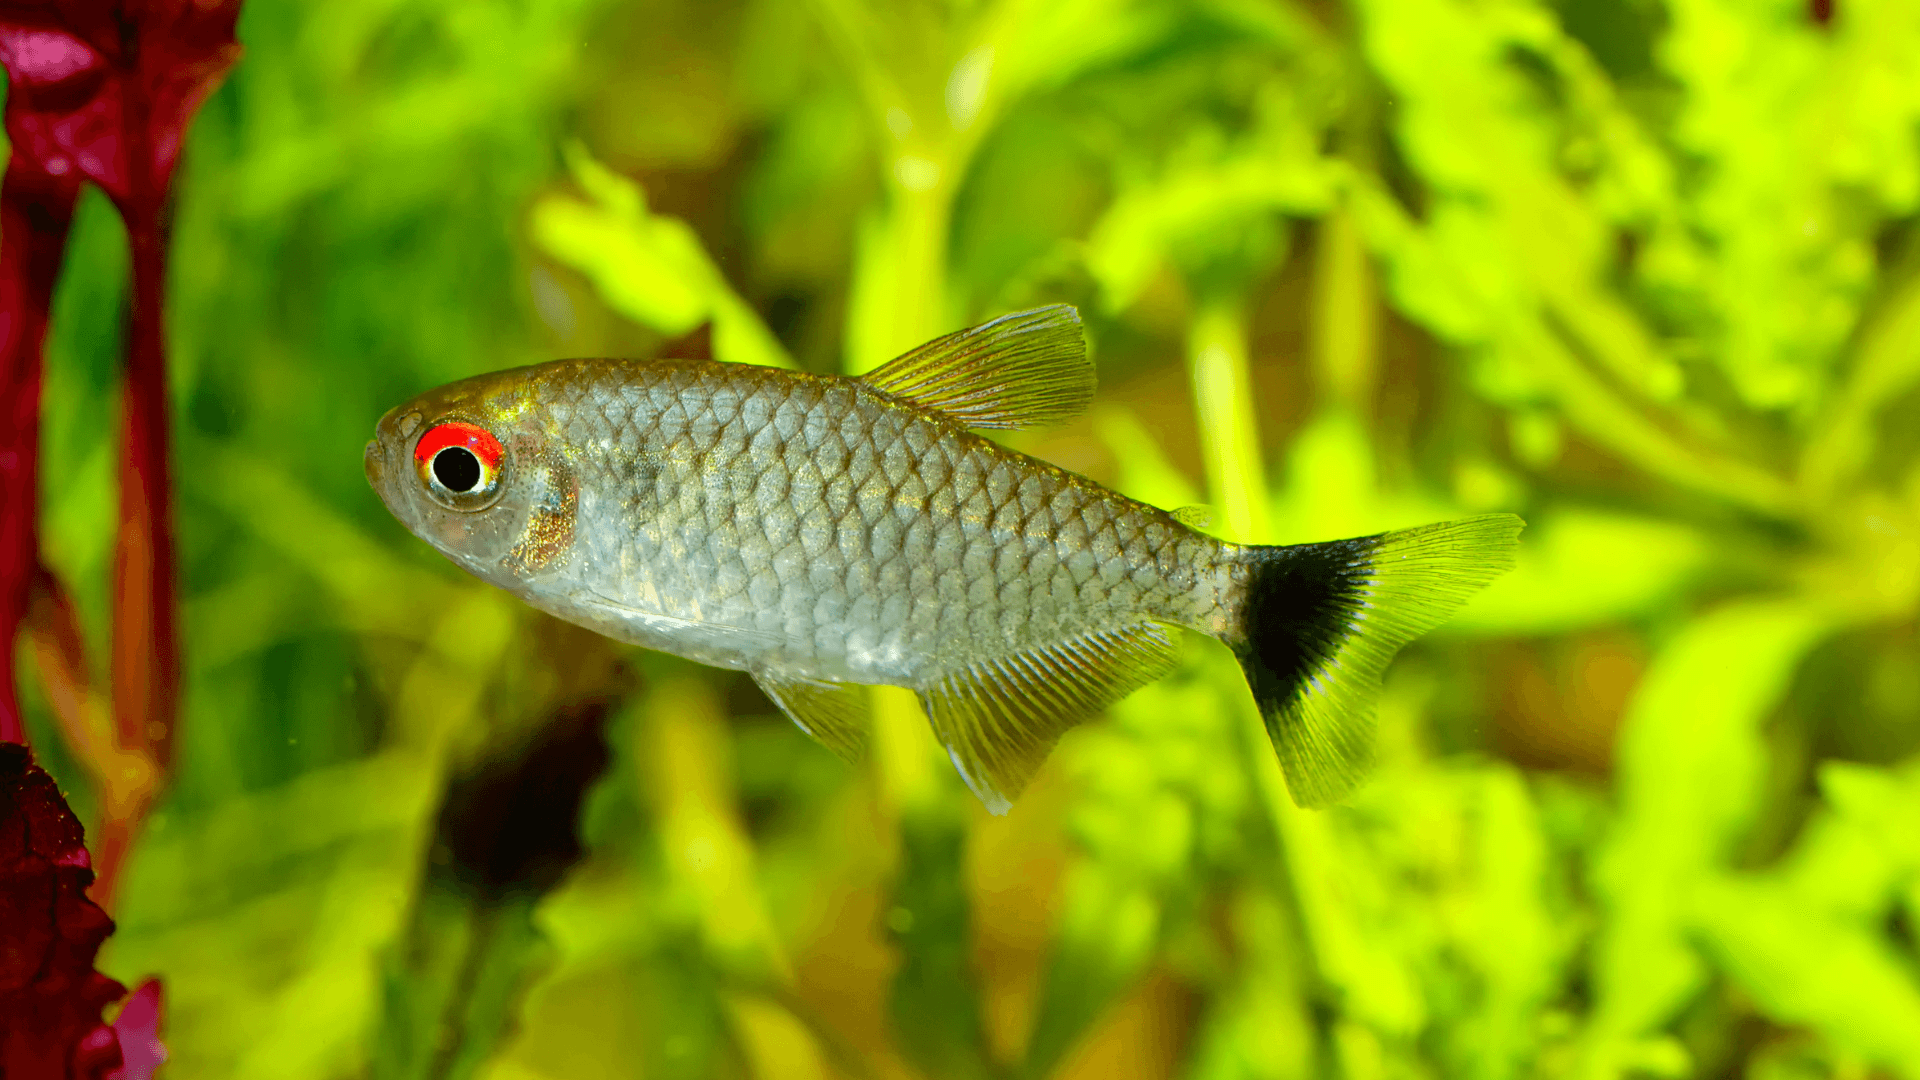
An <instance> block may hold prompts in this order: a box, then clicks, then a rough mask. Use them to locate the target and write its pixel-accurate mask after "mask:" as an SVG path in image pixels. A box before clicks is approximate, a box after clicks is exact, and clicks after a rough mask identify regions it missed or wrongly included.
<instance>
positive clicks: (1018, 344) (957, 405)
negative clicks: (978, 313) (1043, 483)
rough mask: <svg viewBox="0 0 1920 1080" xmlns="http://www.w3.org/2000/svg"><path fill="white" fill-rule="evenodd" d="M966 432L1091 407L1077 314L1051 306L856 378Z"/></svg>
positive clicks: (932, 344) (935, 343) (1026, 423)
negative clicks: (957, 424)
mask: <svg viewBox="0 0 1920 1080" xmlns="http://www.w3.org/2000/svg"><path fill="white" fill-rule="evenodd" d="M862 378H864V379H865V380H866V382H867V383H868V384H869V385H871V386H873V387H875V388H876V389H879V390H884V391H886V392H887V393H889V394H892V395H893V396H895V397H899V398H905V399H906V400H908V401H911V402H913V403H915V404H917V405H923V406H925V407H927V408H929V409H934V410H936V411H938V412H942V413H945V414H947V415H948V416H951V417H953V418H954V419H955V420H958V421H959V422H961V423H962V424H965V425H966V426H968V427H972V428H1023V427H1040V426H1042V425H1046V424H1057V423H1060V422H1062V421H1064V420H1069V419H1072V418H1073V417H1075V416H1078V415H1080V414H1081V413H1083V412H1085V411H1086V410H1087V406H1088V404H1090V403H1091V402H1092V401H1093V365H1092V364H1090V363H1088V362H1087V342H1086V338H1085V336H1084V334H1083V333H1082V332H1081V328H1080V313H1079V312H1077V311H1075V310H1074V309H1073V307H1072V306H1071V305H1069V304H1053V305H1051V306H1049V307H1041V308H1033V309H1032V310H1030V311H1016V312H1014V313H1013V314H1011V315H1002V316H1000V317H999V318H997V319H995V320H993V321H992V322H989V323H982V324H980V325H979V326H975V327H971V328H969V329H966V330H960V331H956V332H954V333H951V334H948V335H947V336H946V337H942V338H935V339H933V340H932V341H929V342H927V343H926V344H925V345H922V346H920V347H919V348H917V349H915V350H913V351H912V352H910V353H907V354H906V355H904V356H901V357H899V358H898V359H895V360H890V361H888V362H887V363H885V364H883V365H881V366H880V367H878V368H875V369H874V370H872V371H870V372H868V373H867V374H866V375H864V376H862Z"/></svg>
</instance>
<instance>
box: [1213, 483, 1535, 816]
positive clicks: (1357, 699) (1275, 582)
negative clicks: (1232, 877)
mask: <svg viewBox="0 0 1920 1080" xmlns="http://www.w3.org/2000/svg"><path fill="white" fill-rule="evenodd" d="M1524 526H1525V522H1522V521H1521V520H1520V519H1519V518H1518V517H1515V516H1514V515H1512V514H1488V515H1486V516H1484V517H1475V518H1467V519H1465V520H1463V521H1447V522H1441V523H1439V524H1437V525H1423V526H1421V527H1419V528H1417V529H1406V530H1403V531H1400V532H1390V533H1382V534H1380V535H1378V536H1364V537H1359V538H1356V539H1353V540H1334V541H1331V542H1329V543H1324V544H1298V545H1295V546H1292V547H1252V548H1243V549H1241V551H1242V557H1243V558H1245V559H1246V560H1247V575H1246V579H1245V580H1246V583H1247V592H1246V600H1245V604H1244V606H1243V607H1242V609H1241V612H1240V620H1239V627H1238V634H1237V635H1234V634H1229V635H1228V638H1227V644H1229V645H1231V646H1232V647H1233V650H1234V653H1235V655H1237V656H1238V657H1239V658H1240V666H1241V667H1242V668H1243V669H1244V670H1245V671H1246V674H1247V682H1248V683H1249V684H1251V685H1252V687H1253V696H1254V700H1255V701H1257V702H1259V704H1260V715H1261V716H1262V717H1263V718H1264V719H1265V720H1266V724H1267V736H1268V738H1270V739H1272V741H1273V748H1274V751H1275V752H1276V753H1278V754H1279V755H1280V766H1281V769H1282V770H1283V771H1284V772H1285V773H1286V777H1287V788H1288V790H1289V791H1291V792H1292V793H1293V801H1294V802H1296V803H1298V804H1300V805H1301V806H1326V805H1328V804H1330V803H1334V802H1337V801H1339V800H1340V799H1342V798H1344V797H1345V796H1346V795H1347V793H1348V792H1350V791H1352V790H1353V789H1354V788H1355V787H1356V786H1358V784H1359V783H1360V780H1361V779H1362V777H1363V776H1364V775H1365V774H1366V771H1367V767H1368V766H1369V765H1370V764H1372V761H1373V733H1374V731H1373V729H1374V717H1373V712H1374V698H1375V697H1376V696H1377V695H1378V693H1379V690H1380V676H1381V673H1382V672H1384V671H1385V670H1386V667H1387V662H1388V661H1390V660H1392V659H1393V654H1394V653H1396V652H1398V651H1399V649H1400V647H1401V646H1402V645H1405V644H1406V643H1407V642H1409V641H1412V640H1413V639H1414V638H1416V637H1419V636H1420V635H1421V634H1423V633H1425V632H1427V631H1428V630H1431V629H1433V628H1434V627H1436V626H1438V625H1440V624H1441V623H1443V622H1445V621H1446V620H1447V619H1448V618H1449V617H1451V616H1452V615H1453V613H1454V612H1455V611H1458V610H1459V609H1460V606H1461V605H1462V604H1464V603H1466V601H1467V598H1468V597H1469V596H1472V595H1473V594H1474V592H1476V591H1477V590H1479V588H1480V587H1481V586H1483V585H1485V584H1486V583H1487V582H1489V581H1492V580H1493V579H1494V578H1496V577H1498V576H1500V575H1501V574H1502V573H1504V572H1506V571H1507V570H1509V569H1511V568H1512V567H1513V560H1514V551H1515V549H1516V548H1517V547H1518V546H1519V536H1520V530H1521V529H1522V528H1523V527H1524Z"/></svg>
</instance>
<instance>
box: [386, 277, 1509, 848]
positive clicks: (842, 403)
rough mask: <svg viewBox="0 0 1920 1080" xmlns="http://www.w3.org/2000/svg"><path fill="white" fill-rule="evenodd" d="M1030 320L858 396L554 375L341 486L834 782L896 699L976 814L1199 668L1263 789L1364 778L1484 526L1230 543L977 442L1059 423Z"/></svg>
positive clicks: (1467, 577)
mask: <svg viewBox="0 0 1920 1080" xmlns="http://www.w3.org/2000/svg"><path fill="white" fill-rule="evenodd" d="M1094 385H1095V382H1094V370H1093V366H1092V364H1091V362H1090V361H1089V359H1088V355H1087V349H1086V340H1085V334H1084V331H1083V328H1082V326H1081V322H1080V318H1079V315H1078V313H1077V312H1076V311H1075V310H1074V309H1073V308H1072V307H1071V306H1068V305H1063V304H1057V305H1052V306H1048V307H1041V308H1035V309H1032V310H1029V311H1020V312H1014V313H1012V314H1008V315H1004V316H1002V317H1000V318H997V319H994V320H992V321H990V322H987V323H984V324H982V325H979V326H975V327H972V328H969V329H966V330H961V331H958V332H956V333H952V334H949V335H946V336H944V337H941V338H938V339H936V340H934V341H931V342H929V343H927V344H925V345H922V346H920V347H919V348H916V349H914V350H912V351H911V352H908V353H906V354H905V355H903V356H900V357H899V358H897V359H895V360H893V361H891V362H889V363H887V364H885V365H883V366H882V367H880V368H878V369H876V370H874V371H872V372H870V373H868V374H866V375H863V376H859V377H849V376H842V375H832V374H819V373H812V372H806V371H794V370H784V369H777V368H770V367H759V366H749V365H743V364H729V363H722V362H717V361H713V360H690V359H655V360H648V361H632V360H614V359H569V360H555V361H551V362H548V363H542V364H536V365H533V366H530V367H522V368H517V369H513V370H509V371H500V372H495V373H492V374H486V375H480V376H476V377H473V378H469V379H464V380H461V381H459V382H455V383H451V384H449V385H446V386H443V387H440V388H438V389H435V390H431V391H429V392H427V393H424V394H421V395H420V396H418V397H416V398H414V399H412V400H411V401H408V402H406V403H404V404H402V405H399V406H397V407H396V408H394V409H392V410H391V411H389V412H388V413H387V414H386V415H385V416H383V417H382V418H381V419H380V421H379V422H378V424H377V425H376V427H375V437H374V439H373V440H372V441H371V442H369V443H368V444H367V447H366V455H365V465H366V473H367V478H368V481H369V482H370V483H371V484H372V485H373V488H374V490H375V491H376V492H377V493H378V494H379V497H380V499H381V500H382V501H383V502H384V503H385V504H386V506H387V508H388V509H389V510H390V511H392V513H393V515H394V516H395V517H396V518H397V519H399V521H400V522H401V524H403V525H404V526H405V527H406V528H407V529H408V530H410V531H411V532H412V533H413V534H414V535H415V536H418V537H419V538H420V539H422V540H424V541H426V542H427V543H428V544H430V545H432V546H433V547H434V548H435V549H437V550H438V551H439V552H440V553H441V554H443V555H445V556H446V557H447V558H448V559H449V560H451V561H452V562H453V563H454V564H455V565H457V566H459V567H460V568H461V569H463V570H466V571H467V572H468V573H470V574H472V575H473V576H475V577H477V578H479V579H481V580H482V581H486V582H488V583H490V584H493V585H496V586H498V587H500V588H502V589H505V590H506V591H507V592H510V593H512V594H514V595H515V596H517V597H519V598H520V599H522V600H524V601H525V602H526V603H528V604H530V605H532V606H533V607H535V608H538V609H540V610H541V611H544V612H547V613H549V614H551V615H554V616H557V617H558V618H561V619H564V620H567V621H568V622H572V623H576V624H579V625H581V626H585V627H588V628H589V629H592V630H595V631H597V632H599V633H601V634H604V635H606V636H608V637H611V638H614V639H617V640H619V641H623V642H628V643H631V644H634V645H639V646H644V647H647V648H651V649H658V650H661V651H664V652H668V653H673V654H676V655H679V656H682V657H686V658H688V659H691V660H694V661H698V662H700V663H703V664H710V665H713V666H716V667H722V668H731V669H736V670H741V671H745V672H746V673H748V674H749V675H750V676H751V677H752V678H753V680H754V681H755V682H756V683H757V684H759V687H760V689H761V690H763V691H764V692H765V693H766V696H767V697H768V698H769V699H770V700H771V701H772V702H773V703H774V704H775V705H777V706H778V707H779V708H780V709H781V710H782V711H783V712H784V713H785V714H786V715H787V716H788V717H789V718H790V719H792V721H793V722H794V723H795V724H797V725H798V726H799V727H800V728H801V730H803V731H805V732H806V733H808V734H809V735H811V736H813V737H814V738H816V739H818V740H819V741H820V742H822V743H824V744H826V745H827V746H828V747H829V748H831V749H833V750H835V751H836V752H838V753H840V754H841V755H843V756H845V757H848V758H849V759H853V760H857V759H858V758H859V756H860V755H861V754H862V753H863V751H864V748H865V745H866V739H867V734H868V729H869V723H870V719H869V714H868V704H867V703H868V699H869V698H870V696H871V695H869V694H868V693H867V692H866V691H865V690H864V689H863V688H864V687H866V686H872V685H885V686H898V687H906V688H908V689H911V690H912V691H913V692H914V693H915V694H917V695H918V696H919V700H920V703H921V705H922V706H923V708H924V710H925V713H926V716H927V718H928V720H929V722H930V723H931V725H932V728H933V732H934V734H935V736H936V737H937V738H938V739H939V741H940V743H941V744H942V745H943V746H944V747H945V748H946V751H947V754H948V756H949V758H950V759H951V760H952V762H953V765H954V767H955V768H956V769H957V770H958V772H959V774H960V777H961V778H962V779H963V780H964V781H965V783H966V784H967V786H968V787H969V788H971V789H972V790H973V792H974V793H975V794H976V795H977V796H978V797H979V798H980V801H981V802H982V803H983V804H985V805H986V807H987V808H988V809H989V810H991V811H993V812H995V813H1005V812H1006V811H1007V810H1008V809H1009V807H1010V806H1011V804H1012V802H1013V800H1014V799H1015V798H1016V797H1017V796H1018V795H1019V793H1020V791H1021V790H1022V789H1023V788H1024V787H1025V786H1026V784H1027V783H1028V781H1029V780H1030V779H1031V778H1032V776H1033V775H1034V773H1035V771H1036V770H1037V769H1038V768H1039V766H1040V764H1041V763H1042V762H1043V761H1044V760H1045V758H1046V756H1047V754H1048V753H1049V752H1050V750H1051V748H1052V747H1053V746H1054V744H1055V743H1056V742H1057V741H1058V740H1059V739H1060V737H1061V735H1062V734H1063V733H1065V732H1066V731H1067V730H1068V729H1070V728H1072V727H1073V726H1074V725H1075V724H1078V723H1080V722H1082V721H1084V720H1086V719H1089V718H1091V717H1093V716H1096V715H1098V714H1100V713H1101V712H1102V711H1103V710H1105V709H1106V707H1107V706H1109V705H1111V704H1112V703H1114V702H1116V701H1118V700H1120V699H1121V698H1123V697H1125V696H1126V695H1127V694H1129V693H1131V692H1133V691H1134V690H1135V689H1137V688H1139V687H1141V686H1143V685H1146V684H1147V683H1150V682H1153V681H1154V680H1157V679H1160V678H1162V677H1164V676H1166V675H1168V674H1169V673H1171V672H1172V670H1173V669H1174V667H1175V665H1176V663H1177V660H1178V647H1179V634H1178V628H1181V627H1185V628H1187V629H1189V630H1193V631H1197V632H1199V633H1201V634H1205V635H1208V636H1210V637H1213V638H1215V639H1217V640H1219V641H1221V642H1224V643H1225V644H1226V645H1227V646H1228V648H1229V649H1231V650H1232V652H1233V655H1234V656H1235V657H1236V658H1237V659H1238V660H1239V663H1240V666H1241V668H1242V670H1243V672H1244V674H1245V676H1246V680H1247V683H1248V685H1249V687H1250V688H1251V691H1252V694H1253V697H1254V700H1255V702H1256V703H1257V704H1258V706H1259V712H1260V715H1261V718H1262V720H1263V721H1264V723H1265V726H1266V730H1267V734H1268V736H1269V739H1270V741H1271V743H1272V745H1273V748H1274V751H1275V753H1276V754H1277V755H1278V758H1279V762H1280V765H1281V769H1282V772H1283V773H1284V775H1285V777H1286V782H1287V786H1288V790H1289V792H1290V793H1291V795H1292V797H1293V799H1294V801H1295V802H1296V803H1298V804H1299V805H1301V806H1305V807H1324V806H1328V805H1331V804H1333V803H1336V802H1338V801H1340V800H1341V799H1343V798H1345V797H1346V796H1347V795H1348V794H1349V793H1350V792H1351V791H1352V790H1353V789H1354V788H1355V787H1356V786H1358V785H1359V783H1360V782H1361V780H1362V779H1363V777H1364V776H1365V774H1366V772H1367V768H1368V765H1369V763H1370V761H1371V759H1372V756H1373V741H1374V739H1373V727H1374V699H1375V697H1376V695H1377V693H1378V690H1379V686H1380V680H1381V677H1382V674H1383V672H1384V671H1385V669H1386V667H1387V664H1388V662H1389V661H1390V660H1391V659H1392V658H1393V656H1394V654H1395V653H1396V652H1397V651H1398V650H1399V649H1400V647H1401V646H1403V645H1405V644H1406V643H1407V642H1409V641H1411V640H1412V639H1413V638H1415V637H1417V636H1418V635H1420V634H1422V633H1424V632H1425V631H1427V630H1429V629H1432V628H1433V627H1435V626H1438V625H1439V624H1440V623H1442V622H1444V621H1445V620H1446V619H1447V618H1449V617H1450V616H1451V615H1452V614H1453V612H1454V611H1456V610H1457V609H1458V608H1459V607H1460V606H1461V605H1462V604H1463V603H1465V601H1466V600H1467V599H1468V597H1470V596H1471V595H1472V594H1473V593H1474V592H1475V591H1476V590H1478V589H1479V588H1480V587H1481V586H1483V585H1485V584H1486V583H1488V582H1489V581H1491V580H1492V579H1493V578H1495V577H1496V576H1498V575H1499V574H1500V573H1502V572H1504V571H1505V570H1507V569H1508V568H1510V567H1511V566H1512V565H1513V563H1514V558H1515V551H1516V549H1517V547H1518V543H1519V540H1518V537H1519V533H1520V530H1521V527H1522V525H1523V522H1522V521H1521V520H1520V519H1519V518H1518V517H1515V516H1514V515H1511V514H1489V515H1482V516H1478V517H1470V518H1465V519H1462V520H1457V521H1450V522H1441V523H1437V524H1431V525H1425V526H1421V527H1417V528H1411V529H1406V530H1402V531H1398V532H1386V533H1381V534H1378V535H1374V536H1365V537H1356V538H1349V539H1342V540H1332V541H1327V542H1322V543H1309V544H1297V545H1290V546H1264V545H1256V544H1238V543H1231V542H1228V541H1225V540H1221V539H1218V538H1215V537H1213V536H1211V535H1208V534H1207V533H1204V532H1201V531H1199V530H1198V529H1196V528H1195V527H1193V525H1192V524H1190V522H1192V521H1193V520H1194V516H1193V515H1191V514H1187V513H1170V512H1168V511H1166V510H1163V509H1160V508H1158V507H1154V506H1149V505H1147V504H1145V503H1142V502H1139V501H1136V500H1134V499H1130V498H1128V497H1126V496H1125V495H1122V494H1120V493H1119V492H1116V491H1113V490H1111V489H1109V488H1106V487H1104V486H1102V485H1100V484H1098V483H1096V482H1094V481H1093V480H1090V479H1088V478H1087V477H1084V476H1081V475H1079V474H1076V473H1073V472H1069V471H1067V470H1066V469H1062V468H1060V467H1058V466H1055V465H1052V464H1049V463H1047V462H1045V461H1042V460H1039V459H1036V458H1033V457H1030V456H1028V455H1026V454H1022V453H1019V452H1017V451H1015V450H1012V449H1010V448H1008V447H1006V446H1004V445H1002V444H1000V443H997V442H994V441H992V440H990V439H988V438H986V437H985V436H983V435H980V434H977V432H979V431H981V430H995V429H1000V430H1007V429H1018V428H1028V427H1038V426H1043V425H1048V424H1056V423H1059V422H1062V421H1064V420H1067V419H1069V418H1071V417H1073V416H1075V415H1077V414H1079V413H1081V412H1083V411H1084V410H1086V409H1087V408H1088V407H1089V405H1090V403H1091V402H1092V399H1093V395H1094Z"/></svg>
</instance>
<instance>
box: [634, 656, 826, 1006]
mask: <svg viewBox="0 0 1920 1080" xmlns="http://www.w3.org/2000/svg"><path fill="white" fill-rule="evenodd" d="M645 708H646V717H647V719H646V726H647V730H648V741H649V743H650V746H649V747H648V753H647V754H645V755H644V767H645V768H646V769H647V771H648V774H647V775H645V776H643V777H642V778H641V783H642V787H643V790H647V791H651V792H653V793H654V796H655V800H656V809H657V813H658V815H659V821H660V842H661V845H662V848H663V853H664V854H665V856H666V860H667V863H668V865H669V866H670V867H671V873H672V875H673V876H674V878H676V879H677V880H678V882H679V883H680V884H681V886H682V887H684V888H685V889H687V890H688V892H689V893H690V894H691V895H692V896H693V897H694V898H696V900H697V908H696V909H697V911H698V913H699V914H698V918H699V922H700V931H701V936H702V937H703V938H704V940H705V942H706V946H707V948H708V949H709V950H710V952H711V954H712V955H713V957H714V959H715V960H716V961H717V962H718V963H719V964H720V965H721V967H722V968H723V969H724V970H727V971H729V972H733V973H736V974H738V975H739V976H740V977H742V978H743V979H744V980H745V981H746V982H748V983H749V984H760V983H767V984H772V985H779V986H784V985H789V984H791V983H792V981H793V967H792V964H791V963H790V962H789V960H788V959H787V956H786V950H785V949H784V948H783V947H782V945H781V943H780V940H779V937H778V935H777V934H775V933H774V928H773V920H772V918H771V917H770V915H769V913H768V911H767V907H766V897H765V894H764V893H762V891H761V889H760V883H759V881H758V879H757V877H756V875H755V872H754V857H753V841H752V839H751V838H750V837H749V836H748V835H747V830H746V826H745V824H744V823H743V822H742V821H741V820H740V814H739V807H738V805H737V803H738V799H737V796H736V794H735V792H734V790H733V779H732V778H733V765H732V762H731V760H730V754H731V749H732V747H731V745H730V744H729V742H728V734H727V727H726V720H725V713H724V712H723V711H722V706H721V703H720V702H719V701H718V700H717V699H716V698H715V696H714V692H713V689H712V687H710V686H709V685H708V684H707V683H706V682H705V681H704V680H701V679H699V678H696V677H693V676H679V677H673V678H669V679H665V680H662V681H661V682H659V683H657V684H655V686H654V687H653V689H652V691H651V692H650V693H649V694H648V695H647V699H646V706H645Z"/></svg>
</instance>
